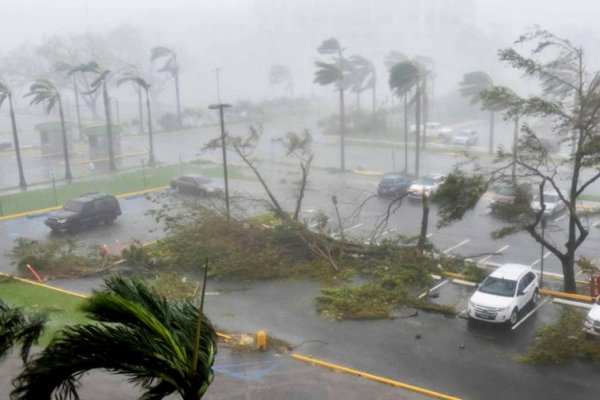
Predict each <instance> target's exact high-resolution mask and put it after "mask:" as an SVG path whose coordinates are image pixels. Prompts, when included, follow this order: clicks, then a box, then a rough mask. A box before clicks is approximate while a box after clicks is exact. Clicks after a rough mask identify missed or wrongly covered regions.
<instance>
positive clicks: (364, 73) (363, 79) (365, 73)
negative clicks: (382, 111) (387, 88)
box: [350, 55, 377, 114]
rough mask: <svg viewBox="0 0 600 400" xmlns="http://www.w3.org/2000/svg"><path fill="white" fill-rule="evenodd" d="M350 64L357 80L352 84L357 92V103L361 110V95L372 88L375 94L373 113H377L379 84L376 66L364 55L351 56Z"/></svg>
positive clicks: (353, 89)
mask: <svg viewBox="0 0 600 400" xmlns="http://www.w3.org/2000/svg"><path fill="white" fill-rule="evenodd" d="M350 64H351V65H352V71H353V77H354V78H355V82H354V84H353V85H352V91H353V92H355V93H356V100H357V101H356V103H357V107H358V109H359V110H360V95H361V93H362V92H364V91H365V90H367V89H371V92H372V94H373V114H375V108H376V102H377V99H376V88H375V86H376V85H377V74H376V71H375V66H374V65H373V63H371V62H370V61H369V60H367V59H366V58H365V57H362V56H357V55H355V56H352V57H350Z"/></svg>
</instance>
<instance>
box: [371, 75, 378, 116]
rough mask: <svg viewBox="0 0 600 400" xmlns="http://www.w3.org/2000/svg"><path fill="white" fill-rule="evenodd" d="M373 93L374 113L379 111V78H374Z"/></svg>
mask: <svg viewBox="0 0 600 400" xmlns="http://www.w3.org/2000/svg"><path fill="white" fill-rule="evenodd" d="M371 92H372V94H373V115H375V113H376V112H377V79H375V78H373V87H372V88H371Z"/></svg>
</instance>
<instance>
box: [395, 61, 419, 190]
mask: <svg viewBox="0 0 600 400" xmlns="http://www.w3.org/2000/svg"><path fill="white" fill-rule="evenodd" d="M422 74H423V73H422V70H421V68H420V67H419V66H418V65H417V64H416V63H414V62H411V61H404V62H400V63H398V64H396V65H394V66H393V67H392V69H391V70H390V77H389V86H390V89H392V91H393V92H394V94H395V95H397V96H403V97H404V118H405V122H404V124H405V125H406V124H407V122H406V119H407V118H406V117H407V114H406V108H407V105H408V104H407V97H408V93H409V92H410V91H411V90H413V89H415V96H414V98H413V101H414V102H415V126H416V136H415V140H416V144H415V177H417V178H418V177H419V162H420V160H419V159H420V137H421V126H420V125H421V95H422V93H421V92H422V85H421V80H422V79H423V77H422ZM405 136H406V137H408V130H406V131H405ZM406 140H407V139H405V169H406V170H407V172H408V164H407V161H406V160H407V159H408V151H407V150H406V149H407V148H408V146H407V143H406Z"/></svg>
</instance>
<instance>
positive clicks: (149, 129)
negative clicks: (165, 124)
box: [140, 89, 156, 166]
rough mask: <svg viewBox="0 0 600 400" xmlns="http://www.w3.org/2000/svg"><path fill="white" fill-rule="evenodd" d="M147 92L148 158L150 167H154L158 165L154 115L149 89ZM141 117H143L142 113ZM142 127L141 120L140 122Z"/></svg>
mask: <svg viewBox="0 0 600 400" xmlns="http://www.w3.org/2000/svg"><path fill="white" fill-rule="evenodd" d="M145 90H146V114H148V141H149V146H150V147H149V150H150V156H149V158H148V165H151V166H153V165H154V164H155V163H156V160H155V159H154V140H153V138H152V114H151V113H150V96H149V95H148V89H145ZM140 115H142V114H141V113H140ZM140 125H141V120H140Z"/></svg>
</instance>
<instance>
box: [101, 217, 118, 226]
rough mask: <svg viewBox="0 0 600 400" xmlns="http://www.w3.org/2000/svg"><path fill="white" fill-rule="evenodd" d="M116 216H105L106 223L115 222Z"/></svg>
mask: <svg viewBox="0 0 600 400" xmlns="http://www.w3.org/2000/svg"><path fill="white" fill-rule="evenodd" d="M115 218H116V217H115V216H114V215H111V216H110V217H106V218H104V225H111V224H112V223H113V222H115Z"/></svg>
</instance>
